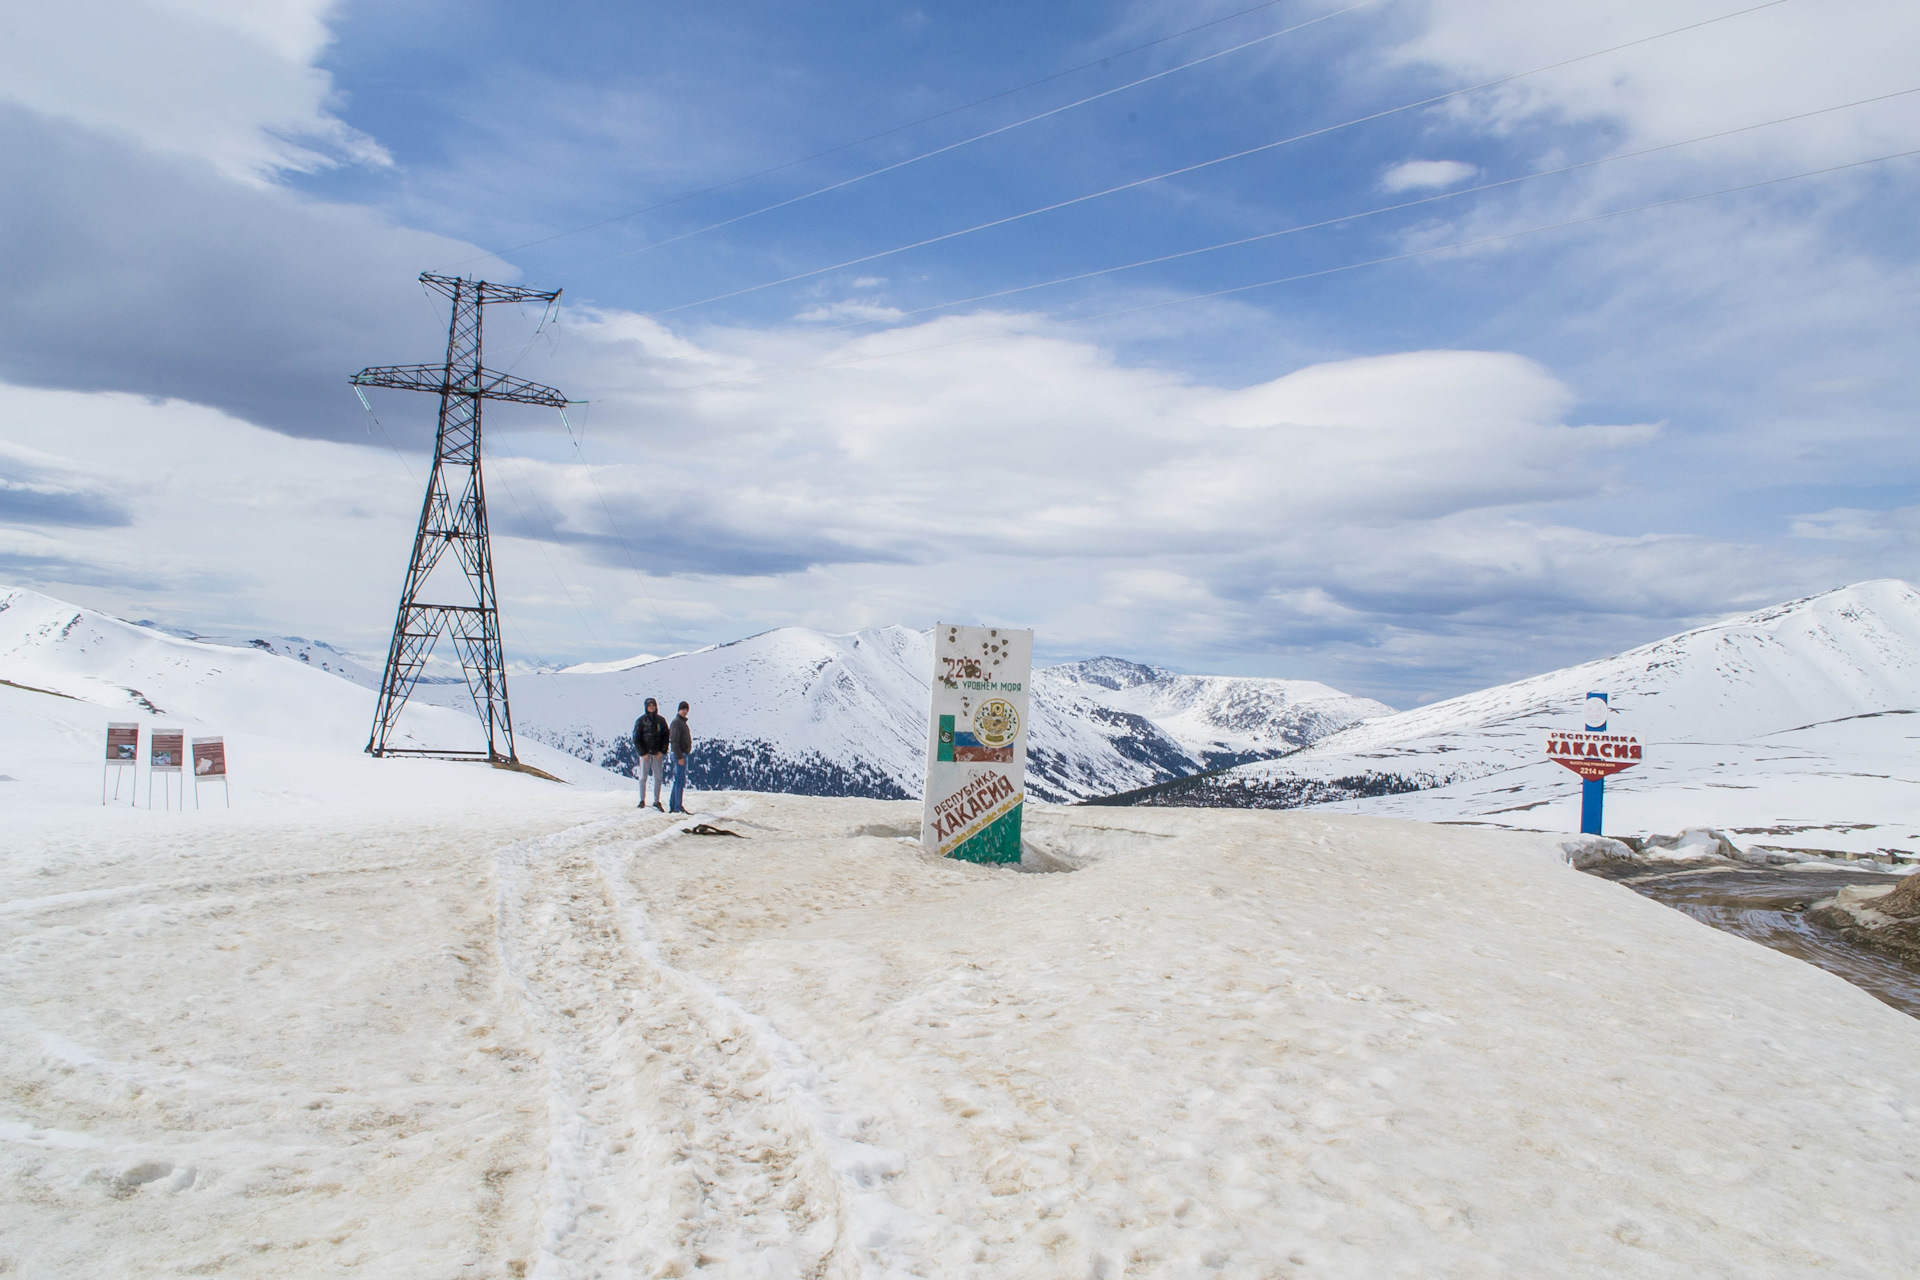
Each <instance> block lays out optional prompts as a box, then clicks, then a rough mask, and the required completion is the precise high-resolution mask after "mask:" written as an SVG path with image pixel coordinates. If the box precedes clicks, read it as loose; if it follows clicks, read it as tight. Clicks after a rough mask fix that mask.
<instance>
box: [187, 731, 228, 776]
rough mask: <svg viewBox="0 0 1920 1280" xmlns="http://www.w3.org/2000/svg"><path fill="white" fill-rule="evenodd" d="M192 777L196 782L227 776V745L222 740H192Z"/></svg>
mask: <svg viewBox="0 0 1920 1280" xmlns="http://www.w3.org/2000/svg"><path fill="white" fill-rule="evenodd" d="M193 776H194V778H195V780H197V781H205V780H206V779H209V778H224V777H226V776H227V744H226V741H225V740H224V739H222V738H195V739H194V740H193Z"/></svg>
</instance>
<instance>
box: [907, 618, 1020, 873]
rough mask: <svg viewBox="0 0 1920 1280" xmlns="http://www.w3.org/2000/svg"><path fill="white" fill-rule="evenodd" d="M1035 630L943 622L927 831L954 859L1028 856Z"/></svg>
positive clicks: (923, 833) (938, 630)
mask: <svg viewBox="0 0 1920 1280" xmlns="http://www.w3.org/2000/svg"><path fill="white" fill-rule="evenodd" d="M1032 673H1033V632H1031V631H1010V630H1008V629H1007V628H1005V627H963V626H960V625H958V624H955V623H946V622H942V623H939V624H938V625H936V626H935V627H934V629H933V681H932V684H933V699H932V701H933V706H932V709H931V714H930V715H929V716H928V725H927V790H926V797H927V799H926V808H925V810H924V812H923V814H922V816H921V819H920V840H921V842H922V843H923V844H925V845H926V846H927V848H929V849H931V850H933V851H934V852H935V853H938V854H940V855H941V856H943V857H948V858H962V859H965V860H966V861H968V862H1018V861H1020V814H1021V809H1022V807H1023V806H1024V805H1025V803H1026V798H1027V794H1026V777H1027V724H1028V721H1027V686H1028V684H1029V683H1030V682H1031V679H1032Z"/></svg>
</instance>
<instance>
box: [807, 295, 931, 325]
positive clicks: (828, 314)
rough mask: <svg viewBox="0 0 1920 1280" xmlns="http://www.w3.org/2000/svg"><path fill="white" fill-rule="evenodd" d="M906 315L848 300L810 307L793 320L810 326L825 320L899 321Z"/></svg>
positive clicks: (897, 309) (894, 309) (871, 304)
mask: <svg viewBox="0 0 1920 1280" xmlns="http://www.w3.org/2000/svg"><path fill="white" fill-rule="evenodd" d="M906 314H907V313H906V312H904V311H902V310H900V308H898V307H884V306H880V305H879V304H877V303H872V302H855V301H853V300H852V299H848V300H847V301H845V302H829V303H823V304H822V305H820V306H817V307H809V308H807V309H806V310H805V311H802V312H800V313H798V314H797V315H795V316H794V317H793V318H794V319H795V320H800V321H804V322H806V323H809V324H818V323H820V322H821V321H823V320H839V321H848V320H898V319H900V318H901V317H902V316H904V315H906Z"/></svg>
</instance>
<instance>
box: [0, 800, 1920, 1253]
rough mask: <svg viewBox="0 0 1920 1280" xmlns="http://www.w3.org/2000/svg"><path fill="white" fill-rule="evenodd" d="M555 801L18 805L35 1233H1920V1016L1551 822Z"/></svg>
mask: <svg viewBox="0 0 1920 1280" xmlns="http://www.w3.org/2000/svg"><path fill="white" fill-rule="evenodd" d="M556 796H557V797H558V798H556V799H554V800H552V801H550V802H542V803H541V804H539V805H531V804H530V805H528V806H527V807H525V808H524V809H522V810H518V811H515V810H512V809H505V808H503V809H500V810H497V811H493V812H491V813H490V814H487V815H481V816H472V817H468V818H463V819H453V818H447V819H442V820H438V821H435V822H431V823H425V822H423V823H420V824H417V825H414V826H412V827H408V826H405V825H403V824H398V823H395V822H392V821H385V822H379V821H374V820H372V819H371V818H364V819H358V820H355V819H351V818H336V819H331V820H316V819H314V818H313V817H311V816H310V815H307V816H303V817H302V818H301V820H300V822H299V823H298V824H292V823H289V824H285V825H282V826H279V827H274V826H270V825H266V824H265V822H264V821H263V820H260V819H253V820H250V822H251V825H249V824H246V823H240V822H200V823H194V822H186V823H176V824H175V825H174V826H172V827H168V826H164V825H160V826H151V827H143V828H141V830H142V831H143V832H146V833H147V834H144V835H143V836H142V837H141V838H140V839H138V840H130V839H129V838H128V828H127V827H126V826H125V825H124V824H121V825H110V826H102V827H99V828H97V829H94V830H92V832H91V834H89V833H88V832H87V831H85V830H82V829H78V828H77V829H76V830H75V831H74V832H70V833H67V834H58V833H55V834H49V833H48V831H47V830H46V829H42V830H40V832H39V834H36V835H33V836H31V837H27V838H13V837H10V836H0V859H3V861H0V1086H3V1088H4V1092H0V1274H7V1273H9V1269H11V1273H14V1274H20V1275H33V1276H76V1277H77V1276H101V1275H116V1276H117V1275H125V1276H146V1275H154V1276H158V1275H178V1274H183V1273H186V1274H205V1275H232V1276H316V1275H332V1274H360V1275H377V1276H395V1277H400V1276H405V1277H439V1276H448V1277H457V1276H543V1277H601V1276H605V1277H620V1276H649V1277H651V1276H662V1275H693V1274H702V1275H715V1276H738V1277H769V1278H772V1277H789V1276H792V1277H800V1276H822V1277H827V1276H844V1277H884V1276H897V1275H922V1276H961V1277H965V1276H977V1277H1002V1276H1037V1277H1040V1276H1044V1277H1053V1276H1060V1277H1075V1278H1076V1280H1077V1278H1079V1277H1086V1276H1104V1277H1120V1276H1148V1275H1157V1276H1167V1277H1175V1276H1179V1277H1185V1276H1197V1275H1222V1276H1267V1275H1322V1276H1375V1275H1378V1276H1398V1275H1449V1276H1456V1275H1459V1276H1476V1275H1484V1276H1570V1275H1572V1276H1602V1275H1608V1276H1611V1275H1627V1274H1631V1275H1635V1276H1656V1277H1657V1276H1674V1277H1680V1276H1696V1275H1725V1276H1768V1275H1778V1276H1799V1275H1805V1274H1808V1273H1809V1272H1815V1271H1818V1272H1820V1273H1822V1274H1832V1275H1841V1276H1888V1275H1904V1274H1911V1273H1913V1272H1914V1271H1915V1269H1916V1268H1920V1226H1916V1225H1915V1224H1916V1223H1920V1213H1916V1210H1920V1181H1916V1177H1915V1174H1914V1172H1913V1170H1915V1168H1916V1167H1920V1022H1916V1021H1914V1020H1912V1019H1909V1018H1906V1017H1904V1016H1903V1015H1901V1014H1899V1013H1896V1012H1894V1011H1893V1010H1890V1009H1888V1008H1886V1007H1885V1006H1882V1005H1881V1004H1879V1003H1878V1002H1877V1001H1875V1000H1873V999H1872V998H1871V997H1868V996H1866V995H1865V994H1864V993H1862V992H1859V991H1856V990H1854V989H1853V988H1851V987H1849V986H1847V985H1846V984H1845V983H1843V982H1841V981H1840V980H1838V979H1836V978H1833V977H1832V976H1830V975H1828V974H1825V973H1822V972H1820V971H1818V970H1816V969H1813V968H1811V967H1809V966H1807V965H1804V964H1801V963H1800V962H1798V961H1795V960H1792V959H1790V958H1788V957H1785V956H1780V955H1776V954H1774V953H1771V952H1768V951H1766V950H1764V949H1763V948H1760V947H1758V946H1755V945H1753V944H1750V943H1747V942H1744V941H1742V940H1741V939H1738V938H1733V937H1729V936H1727V935H1724V934H1720V933H1717V932H1715V931H1713V930H1711V929H1708V928H1706V927H1704V926H1702V925H1699V924H1697V923H1695V922H1693V921H1691V920H1688V919H1687V918H1685V917H1684V916H1682V915H1681V914H1680V913H1678V912H1675V911H1672V910H1669V909H1667V908H1665V907H1663V906H1660V905H1659V904H1657V903H1653V902H1649V901H1646V900H1644V899H1642V898H1639V897H1638V896H1636V895H1634V894H1633V893H1632V892H1631V891H1629V890H1626V889H1624V888H1621V887H1619V886H1616V885H1610V884H1606V883H1603V882H1601V881H1598V880H1595V879H1593V878H1591V877H1586V876H1581V875H1578V874H1575V873H1573V872H1571V871H1569V870H1567V869H1566V868H1564V867H1561V866H1558V865H1555V864H1554V863H1553V861H1552V860H1551V858H1550V856H1549V854H1548V849H1549V848H1550V846H1549V845H1548V844H1547V842H1545V841H1543V840H1542V839H1540V838H1538V837H1531V836H1524V835H1514V834H1504V833H1490V832H1485V831H1472V830H1464V829H1458V828H1445V827H1422V826H1417V825H1415V824H1410V823H1394V822H1387V821H1382V820H1369V819H1355V818H1345V817H1331V816H1313V815H1307V814H1273V813H1222V812H1213V811H1170V810H1157V811H1147V810H1050V811H1045V812H1043V813H1041V814H1040V815H1038V817H1037V818H1036V819H1035V821H1034V824H1033V825H1034V826H1035V827H1036V829H1037V834H1038V836H1039V837H1040V839H1041V841H1042V843H1044V844H1046V845H1048V846H1049V847H1050V848H1052V849H1053V850H1054V852H1055V853H1056V854H1057V855H1058V856H1060V857H1061V858H1063V859H1064V860H1067V861H1073V862H1080V863H1084V864H1085V865H1084V867H1083V869H1081V870H1078V871H1074V872H1071V873H1060V874H1045V875H1042V874H1025V873H1019V872H1014V871H1009V870H1004V869H987V868H980V867H974V866H969V865H965V864H958V863H952V862H944V861H939V860H934V859H929V858H927V857H925V856H924V855H922V854H920V853H919V852H918V851H917V850H916V848H915V847H914V846H913V845H911V844H910V843H908V842H906V841H903V840H901V839H899V838H898V837H899V836H901V835H904V834H906V833H908V832H909V831H910V830H914V829H917V821H918V816H917V806H915V805H912V804H889V803H885V802H874V801H852V800H848V801H835V800H806V799H798V798H780V797H748V796H742V797H736V798H728V797H722V798H720V799H719V800H718V801H717V802H716V807H715V812H714V814H713V815H712V816H710V817H709V819H708V820H709V821H711V822H713V823H714V824H715V825H718V826H722V827H725V828H727V829H729V830H733V831H736V832H738V833H739V834H740V836H741V837H743V838H739V839H734V838H728V837H721V836H706V837H703V836H694V835H685V834H678V833H676V832H675V831H674V830H673V829H672V828H670V827H668V826H667V825H666V824H665V820H664V819H663V818H662V817H660V816H659V815H656V814H636V813H634V812H633V811H632V810H630V809H626V810H622V809H617V808H616V807H615V805H617V804H623V803H630V800H629V801H621V800H619V799H618V798H617V797H614V798H607V797H594V796H577V795H561V794H560V793H558V792H557V791H556ZM169 833H171V834H169Z"/></svg>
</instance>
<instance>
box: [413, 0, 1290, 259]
mask: <svg viewBox="0 0 1920 1280" xmlns="http://www.w3.org/2000/svg"><path fill="white" fill-rule="evenodd" d="M1284 3H1286V0H1266V2H1265V3H1263V4H1256V5H1254V6H1253V7H1252V8H1250V9H1242V10H1240V11H1239V12H1237V13H1229V14H1227V15H1225V16H1224V17H1219V18H1211V19H1209V20H1207V21H1206V22H1202V23H1200V24H1199V25H1197V26H1192V27H1187V28H1185V29H1183V30H1180V31H1175V32H1174V33H1173V34H1171V35H1164V36H1161V37H1159V38H1158V39H1154V40H1149V41H1147V42H1146V43H1145V44H1137V45H1134V46H1133V47H1132V48H1129V49H1122V50H1120V51H1119V52H1117V53H1110V54H1107V55H1106V56H1105V57H1103V58H1096V59H1094V60H1093V61H1092V62H1083V63H1081V64H1080V65H1079V66H1077V67H1068V68H1067V69H1066V70H1065V71H1056V72H1054V73H1053V74H1052V75H1050V76H1042V77H1040V78H1039V79H1038V80H1029V81H1028V82H1027V83H1025V84H1020V85H1015V86H1014V87H1013V88H1011V89H1002V90H1001V91H1000V92H998V93H990V94H988V95H987V96H986V97H984V98H975V99H974V100H973V101H972V102H963V103H961V104H960V105H959V106H957V107H948V108H947V109H946V110H944V111H936V112H934V113H933V114H932V115H930V116H921V117H920V118H919V119H918V120H909V121H908V122H907V123H905V124H898V125H894V126H893V127H892V128H891V129H882V130H881V131H880V132H878V133H870V134H868V135H867V136H866V137H864V138H855V139H854V140H853V141H852V142H843V143H840V144H839V145H838V146H833V147H828V148H827V149H826V150H825V151H816V152H814V153H813V154H812V155H808V156H801V157H800V158H799V159H798V160H788V161H785V162H783V163H781V164H776V165H774V166H773V167H771V168H768V169H760V170H757V171H756V172H753V173H749V174H744V175H742V176H741V177H738V178H730V179H728V180H727V181H725V182H722V183H719V184H717V185H715V186H711V187H702V188H700V189H699V190H698V191H689V192H686V193H685V194H684V195H677V196H674V197H673V198H672V199H670V200H662V201H660V202H659V203H658V204H650V205H645V206H643V207H641V208H638V209H632V210H629V211H628V212H626V213H617V214H615V215H614V216H612V217H611V218H602V219H600V220H599V221H598V222H589V223H585V224H583V225H581V226H578V227H571V228H569V229H567V230H565V231H556V232H554V233H553V234H552V235H549V236H542V237H541V238H539V239H538V240H529V241H527V242H526V243H525V244H517V245H514V246H512V247H511V248H506V249H499V250H495V251H493V252H491V253H485V254H481V255H480V256H479V257H475V258H466V259H463V260H462V261H460V262H455V263H450V264H448V265H447V266H446V267H443V268H441V269H442V270H444V271H452V270H454V269H455V268H458V267H464V266H466V265H468V264H469V263H474V262H480V261H483V260H485V259H487V258H498V257H504V256H505V255H507V254H509V253H518V252H520V251H521V250H522V249H531V248H534V247H535V246H537V245H543V244H551V243H552V242H553V241H555V240H562V239H565V238H566V237H568V236H577V235H580V234H581V233H583V232H587V231H596V230H598V229H599V228H601V227H607V226H612V225H613V224H614V223H616V222H624V221H626V220H627V219H629V218H637V217H639V216H640V215H641V214H645V213H652V212H654V211H655V210H657V209H665V208H668V207H670V206H672V205H676V204H681V203H684V202H685V201H688V200H694V199H698V198H699V197H700V196H708V195H713V194H714V193H715V192H719V191H725V190H727V189H729V188H731V187H737V186H739V185H740V184H741V183H743V182H752V181H753V180H754V179H756V178H765V177H767V176H769V175H771V174H775V173H780V172H783V171H784V170H787V169H791V168H794V167H795V166H797V165H803V164H810V163H811V162H813V161H815V160H821V159H825V158H826V157H827V156H831V155H838V154H839V153H840V152H842V151H850V150H852V149H853V148H855V147H861V146H865V145H866V144H867V143H869V142H878V141H879V140H880V139H882V138H890V137H892V136H893V135H894V134H896V133H904V132H906V131H907V130H908V129H917V128H919V127H920V126H921V125H923V124H932V123H933V122H934V121H935V120H944V119H946V118H947V117H948V116H951V115H958V114H959V113H961V112H962V111H971V110H973V109H974V108H975V107H983V106H985V105H986V104H987V103H989V102H998V101H999V100H1000V99H1002V98H1008V97H1012V96H1013V95H1014V94H1016V93H1025V92H1026V91H1027V90H1028V89H1037V88H1039V87H1040V86H1041V85H1043V84H1051V83H1053V82H1054V81H1055V80H1061V79H1065V78H1066V77H1067V76H1071V75H1078V74H1079V73H1080V72H1082V71H1090V70H1092V69H1093V68H1095V67H1104V66H1106V65H1107V63H1109V62H1111V61H1113V60H1114V59H1116V58H1125V57H1130V56H1131V55H1133V54H1136V53H1143V52H1145V51H1146V50H1148V49H1152V48H1155V47H1157V46H1159V45H1163V44H1166V43H1167V42H1168V41H1171V40H1178V39H1180V38H1181V37H1182V36H1190V35H1192V34H1193V33H1194V32H1196V31H1205V30H1206V29H1207V28H1208V27H1217V26H1219V25H1220V24H1221V23H1223V22H1232V21H1233V20H1234V19H1236V18H1244V17H1246V16H1247V15H1248V14H1250V13H1260V12H1262V11H1263V10H1266V9H1271V8H1273V7H1274V6H1275V5H1279V4H1284Z"/></svg>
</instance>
